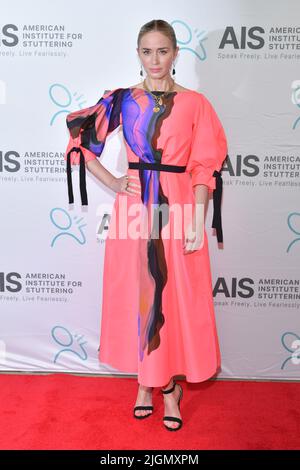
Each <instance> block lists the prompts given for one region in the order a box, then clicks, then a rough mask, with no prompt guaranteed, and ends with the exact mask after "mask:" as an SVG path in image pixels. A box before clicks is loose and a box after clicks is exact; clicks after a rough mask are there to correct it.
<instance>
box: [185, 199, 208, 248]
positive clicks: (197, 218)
mask: <svg viewBox="0 0 300 470" xmlns="http://www.w3.org/2000/svg"><path fill="white" fill-rule="evenodd" d="M197 207H198V213H197V211H195V212H194V215H193V220H192V222H191V223H190V224H189V225H188V226H187V228H186V229H185V232H184V242H183V250H184V254H185V255H186V254H188V253H191V252H193V251H196V250H200V249H201V248H202V247H203V243H204V212H203V204H199V205H198V206H197Z"/></svg>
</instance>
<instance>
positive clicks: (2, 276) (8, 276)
mask: <svg viewBox="0 0 300 470" xmlns="http://www.w3.org/2000/svg"><path fill="white" fill-rule="evenodd" d="M18 279H21V275H20V274H19V273H16V272H11V273H1V272H0V292H19V291H20V290H21V289H22V284H21V282H19V281H18Z"/></svg>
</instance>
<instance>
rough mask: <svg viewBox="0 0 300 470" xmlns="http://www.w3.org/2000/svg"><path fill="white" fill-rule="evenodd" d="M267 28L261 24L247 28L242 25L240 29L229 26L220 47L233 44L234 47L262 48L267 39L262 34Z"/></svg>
mask: <svg viewBox="0 0 300 470" xmlns="http://www.w3.org/2000/svg"><path fill="white" fill-rule="evenodd" d="M264 33H265V30H264V29H263V28H261V27H260V26H253V27H252V28H247V27H246V26H242V27H241V29H240V30H239V31H237V29H234V27H233V26H227V28H226V29H225V32H224V34H223V37H222V39H221V43H220V49H224V48H225V46H229V45H231V46H233V47H234V49H247V48H249V49H262V48H263V47H264V45H265V40H264V38H263V37H262V35H263V34H264Z"/></svg>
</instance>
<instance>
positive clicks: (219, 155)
mask: <svg viewBox="0 0 300 470" xmlns="http://www.w3.org/2000/svg"><path fill="white" fill-rule="evenodd" d="M195 108H196V111H195V115H194V120H193V130H192V140H191V150H190V155H189V158H188V162H187V168H186V171H188V172H190V174H191V181H192V186H195V185H196V184H204V185H206V186H207V187H208V190H209V192H211V191H213V204H214V214H213V222H212V227H213V228H215V229H216V234H217V240H218V242H223V230H222V220H221V200H222V187H223V181H222V176H221V169H222V165H223V162H224V160H225V159H226V156H227V150H228V149H227V139H226V136H225V132H224V129H223V126H222V124H221V122H220V120H219V118H218V116H217V113H216V111H215V109H214V107H213V106H212V104H211V102H210V101H209V100H208V99H207V98H206V97H205V96H204V95H203V94H202V93H199V96H198V97H197V103H196V106H195Z"/></svg>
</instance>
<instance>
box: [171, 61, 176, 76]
mask: <svg viewBox="0 0 300 470" xmlns="http://www.w3.org/2000/svg"><path fill="white" fill-rule="evenodd" d="M175 73H176V72H175V66H174V63H173V70H172V75H175Z"/></svg>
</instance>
